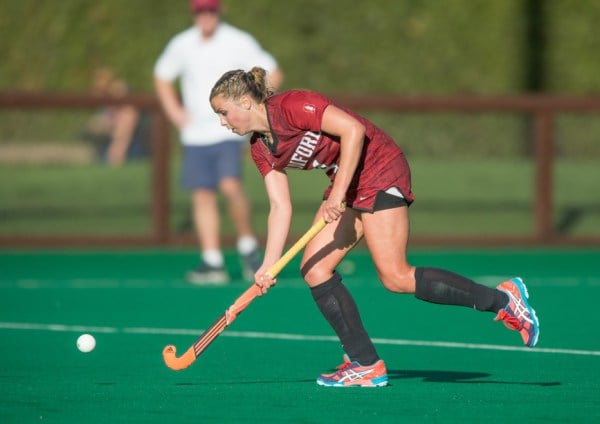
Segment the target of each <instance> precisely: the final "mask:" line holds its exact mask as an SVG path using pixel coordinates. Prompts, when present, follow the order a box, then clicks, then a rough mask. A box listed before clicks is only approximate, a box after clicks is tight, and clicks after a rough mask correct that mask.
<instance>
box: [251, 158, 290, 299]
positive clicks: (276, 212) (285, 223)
mask: <svg viewBox="0 0 600 424" xmlns="http://www.w3.org/2000/svg"><path fill="white" fill-rule="evenodd" d="M265 187H266V189H267V195H268V197H269V205H270V209H269V218H268V222H267V228H268V229H267V243H266V246H265V256H264V260H263V264H262V266H261V267H260V268H259V269H258V271H257V272H256V274H255V276H254V277H255V281H256V284H257V285H258V286H259V287H260V288H261V291H262V293H263V294H264V293H266V292H267V290H268V288H269V287H271V286H272V285H274V284H275V282H276V281H275V279H274V278H271V277H270V276H269V275H267V274H266V272H267V270H268V268H269V267H270V266H271V265H273V264H274V263H275V262H277V260H278V259H279V258H280V257H281V253H282V252H283V248H284V246H285V242H286V239H287V236H288V232H289V229H290V223H291V220H292V202H291V196H290V189H289V184H288V178H287V175H286V173H285V172H283V171H278V170H275V169H274V170H273V171H271V172H269V173H268V174H267V175H266V176H265Z"/></svg>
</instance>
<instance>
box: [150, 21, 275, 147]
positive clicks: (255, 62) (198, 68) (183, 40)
mask: <svg viewBox="0 0 600 424" xmlns="http://www.w3.org/2000/svg"><path fill="white" fill-rule="evenodd" d="M253 66H260V67H261V68H264V69H265V70H266V71H267V73H269V72H271V71H273V70H274V69H275V68H276V67H277V62H276V61H275V59H274V58H273V56H272V55H271V54H269V53H268V52H266V51H265V50H263V49H262V47H261V46H260V44H259V43H258V41H256V39H254V37H252V36H251V35H250V34H248V33H247V32H244V31H242V30H240V29H237V28H235V27H233V26H232V25H229V24H227V23H225V22H220V23H219V26H218V27H217V30H216V31H215V33H214V35H213V36H212V37H211V38H210V39H209V40H203V39H202V38H201V35H200V30H199V29H198V28H197V27H196V26H193V27H192V28H189V29H187V30H185V31H182V32H180V33H179V34H176V35H175V36H174V37H173V38H172V39H171V40H170V41H169V43H168V44H167V46H166V47H165V50H164V51H163V52H162V54H161V55H160V57H159V58H158V60H157V61H156V64H155V66H154V75H156V76H157V77H158V78H160V79H163V80H166V81H170V82H173V81H175V80H176V79H177V78H181V93H182V97H183V104H184V106H185V108H186V111H187V113H188V114H189V116H190V122H189V123H188V125H186V126H185V127H184V128H182V130H181V141H182V143H183V144H186V145H210V144H215V143H219V142H222V141H224V140H235V139H239V140H240V141H244V140H246V138H245V137H240V136H238V135H236V134H234V133H232V132H231V131H229V130H228V129H227V128H225V127H223V126H221V124H220V122H219V118H218V116H217V115H216V114H215V112H214V111H213V110H212V108H211V106H210V102H209V99H208V98H209V96H210V91H211V89H212V87H213V86H214V84H215V83H216V82H217V80H218V79H219V78H220V77H221V76H222V75H223V74H224V73H225V72H227V71H231V70H234V69H243V70H245V71H248V70H250V69H251V68H252V67H253Z"/></svg>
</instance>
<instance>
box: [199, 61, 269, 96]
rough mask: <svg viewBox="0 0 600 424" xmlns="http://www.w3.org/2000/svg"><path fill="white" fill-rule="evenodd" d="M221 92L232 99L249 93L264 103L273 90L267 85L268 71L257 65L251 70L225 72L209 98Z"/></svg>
mask: <svg viewBox="0 0 600 424" xmlns="http://www.w3.org/2000/svg"><path fill="white" fill-rule="evenodd" d="M219 94H222V95H223V96H225V97H228V98H232V99H239V98H240V97H242V96H243V95H245V94H249V95H250V96H252V98H253V99H254V100H256V101H257V102H258V103H263V102H264V101H265V100H266V99H267V98H268V97H269V96H271V95H273V91H272V90H271V89H270V88H269V87H267V72H266V71H265V70H264V69H263V68H260V67H258V66H255V67H254V68H252V69H251V70H250V71H249V72H245V71H243V70H241V69H237V70H234V71H229V72H225V73H224V74H223V76H221V78H219V80H218V81H217V82H216V83H215V85H214V86H213V88H212V90H211V92H210V99H209V100H212V99H213V98H214V97H216V96H218V95H219Z"/></svg>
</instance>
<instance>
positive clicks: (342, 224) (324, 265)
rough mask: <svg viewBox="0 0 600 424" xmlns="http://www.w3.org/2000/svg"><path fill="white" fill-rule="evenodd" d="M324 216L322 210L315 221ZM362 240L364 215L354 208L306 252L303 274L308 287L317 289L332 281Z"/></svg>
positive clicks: (317, 238)
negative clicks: (346, 257) (349, 253)
mask: <svg viewBox="0 0 600 424" xmlns="http://www.w3.org/2000/svg"><path fill="white" fill-rule="evenodd" d="M322 216H323V214H322V211H321V209H319V211H318V212H317V214H316V215H315V219H314V222H317V221H318V220H319V219H321V217H322ZM361 238H362V223H361V222H360V213H359V212H357V211H355V210H353V209H346V210H345V211H344V213H343V214H342V216H341V217H340V219H338V220H337V221H333V222H331V223H329V224H327V225H326V226H325V228H323V230H321V231H320V232H319V233H318V234H317V235H316V236H315V238H313V239H312V240H311V241H310V242H309V243H308V245H307V246H306V248H305V249H304V255H303V257H302V264H301V271H302V275H303V277H304V279H305V280H306V282H307V283H308V285H309V286H311V287H313V286H316V285H318V284H321V283H323V282H324V281H326V280H327V279H329V278H330V277H331V274H332V272H333V271H334V270H335V268H336V266H337V265H338V264H339V263H340V262H341V261H342V259H343V258H344V256H346V254H347V253H348V252H349V251H350V250H351V249H352V248H353V247H354V246H355V245H356V243H358V242H359V241H360V240H361Z"/></svg>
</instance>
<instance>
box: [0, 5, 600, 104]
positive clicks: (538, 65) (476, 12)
mask: <svg viewBox="0 0 600 424" xmlns="http://www.w3.org/2000/svg"><path fill="white" fill-rule="evenodd" d="M223 8H224V19H225V20H227V21H229V22H230V23H232V24H234V25H236V26H239V27H241V28H242V29H245V30H247V31H250V32H251V33H252V34H254V35H255V36H256V37H257V38H258V39H259V41H260V42H261V43H262V44H263V46H264V47H265V48H267V49H268V50H270V51H271V52H273V54H274V55H275V56H276V57H277V59H278V60H279V62H280V64H281V66H282V68H283V69H284V71H285V74H286V80H285V84H284V87H283V88H284V89H285V88H292V87H306V88H311V89H315V90H320V91H325V92H328V93H333V92H345V93H347V92H351V93H386V94H389V93H396V94H405V95H416V94H457V93H476V94H514V93H521V92H528V91H541V92H547V93H560V94H564V93H569V94H591V93H597V92H598V91H600V90H599V89H600V72H599V71H600V55H598V52H599V51H600V37H598V36H597V31H596V29H595V28H596V23H597V22H598V21H599V20H600V1H598V0H445V1H438V0H424V1H417V0H374V1H371V2H351V1H348V0H289V1H281V0H279V1H277V0H251V1H249V0H223ZM0 11H1V13H0V51H2V64H1V66H0V89H1V90H8V89H23V90H68V91H81V90H85V89H87V87H88V86H89V81H90V76H91V73H92V70H93V69H94V68H95V67H97V66H105V65H106V66H111V67H113V68H115V69H116V70H118V71H119V72H120V73H121V75H122V76H123V77H124V78H125V79H126V80H127V81H128V82H129V84H130V85H131V86H132V87H133V89H134V90H136V91H142V92H151V91H152V67H153V64H154V61H155V60H156V58H157V56H158V54H159V53H160V51H161V50H162V49H163V47H164V45H165V44H166V42H167V41H168V39H169V38H170V37H171V36H172V35H173V34H174V33H176V32H178V31H181V30H183V29H185V28H186V27H188V26H189V25H191V23H192V22H191V18H190V15H189V12H188V2H187V0H175V1H174V0H102V1H97V0H45V1H39V0H19V1H15V0H0Z"/></svg>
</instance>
